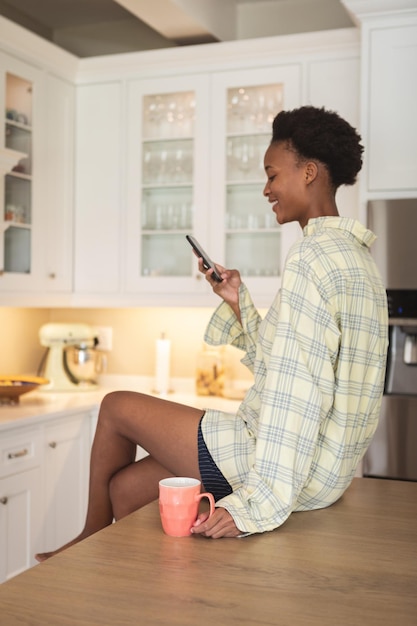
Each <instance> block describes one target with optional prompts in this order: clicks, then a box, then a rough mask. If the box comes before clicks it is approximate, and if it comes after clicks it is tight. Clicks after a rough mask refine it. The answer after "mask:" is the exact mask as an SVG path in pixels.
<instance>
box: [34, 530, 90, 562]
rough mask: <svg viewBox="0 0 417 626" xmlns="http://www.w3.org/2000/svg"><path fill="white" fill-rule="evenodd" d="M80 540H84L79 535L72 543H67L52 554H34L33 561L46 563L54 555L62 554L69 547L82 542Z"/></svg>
mask: <svg viewBox="0 0 417 626" xmlns="http://www.w3.org/2000/svg"><path fill="white" fill-rule="evenodd" d="M82 539H84V537H82V536H81V535H80V536H79V537H76V538H75V539H73V540H72V541H69V542H68V543H66V544H65V545H64V546H61V547H60V548H57V550H53V552H38V554H35V559H36V560H37V561H38V562H39V563H42V562H43V561H47V560H48V559H50V558H51V556H55V554H58V553H59V552H63V550H66V549H67V548H69V547H70V546H73V545H75V544H76V543H78V542H79V541H82Z"/></svg>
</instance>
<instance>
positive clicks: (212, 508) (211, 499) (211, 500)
mask: <svg viewBox="0 0 417 626" xmlns="http://www.w3.org/2000/svg"><path fill="white" fill-rule="evenodd" d="M201 498H208V501H209V503H210V513H209V518H210V517H211V516H212V515H213V513H214V511H215V504H214V497H213V494H211V493H208V492H205V493H198V494H197V495H196V496H195V499H196V500H197V501H199V500H201Z"/></svg>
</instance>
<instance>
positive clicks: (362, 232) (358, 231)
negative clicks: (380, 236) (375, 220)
mask: <svg viewBox="0 0 417 626" xmlns="http://www.w3.org/2000/svg"><path fill="white" fill-rule="evenodd" d="M327 228H337V229H339V230H343V231H345V232H346V233H350V234H351V236H352V237H354V238H355V239H357V241H358V242H359V243H360V244H361V245H364V246H367V247H368V248H369V247H370V246H371V245H372V244H373V242H374V241H375V239H376V235H375V234H374V233H373V232H372V231H371V230H369V229H368V228H365V226H363V225H362V224H361V223H360V222H358V221H357V220H354V219H352V218H350V217H339V216H324V217H313V218H311V219H309V220H308V223H307V224H306V226H304V229H303V235H304V237H308V236H309V235H313V234H316V233H319V232H322V231H323V230H325V229H327Z"/></svg>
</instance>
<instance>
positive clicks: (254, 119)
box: [210, 64, 301, 306]
mask: <svg viewBox="0 0 417 626" xmlns="http://www.w3.org/2000/svg"><path fill="white" fill-rule="evenodd" d="M300 84H301V76H300V67H299V66H298V65H296V64H294V65H291V66H275V67H273V68H259V69H256V70H241V71H235V72H223V73H219V74H217V75H215V76H214V77H213V100H212V109H211V127H212V129H213V133H212V137H213V142H212V146H211V148H212V151H211V161H212V169H211V172H212V196H211V206H212V207H213V211H212V214H211V222H210V234H211V237H210V246H211V247H210V251H211V256H212V258H214V259H215V260H217V261H219V263H221V264H222V265H225V266H226V267H230V268H232V267H233V268H234V267H235V268H237V269H239V271H240V273H241V275H242V277H243V279H244V281H245V283H246V284H247V285H248V287H249V289H250V290H251V293H252V295H253V296H254V297H255V300H256V303H257V304H258V305H261V306H262V305H265V306H267V305H269V304H270V303H271V300H272V297H273V293H275V291H276V290H277V288H278V287H279V277H280V274H281V269H282V265H283V261H284V259H285V256H286V253H287V251H288V247H289V245H290V243H292V241H293V240H294V238H295V236H296V235H297V236H299V234H300V232H299V228H297V227H294V225H288V227H289V228H286V227H284V228H281V227H280V226H279V225H278V224H277V222H276V219H275V215H274V214H273V213H272V211H271V207H270V205H269V204H268V203H267V201H266V199H265V198H264V197H263V194H262V192H263V188H264V186H265V182H266V178H265V171H264V165H263V158H264V154H265V151H266V149H267V147H268V145H269V142H270V140H271V134H272V120H273V118H274V117H275V115H276V114H277V113H278V112H279V111H280V110H281V109H283V108H286V109H291V108H294V107H297V106H299V105H300V99H301V91H300V89H301V87H300Z"/></svg>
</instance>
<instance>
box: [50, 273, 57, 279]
mask: <svg viewBox="0 0 417 626" xmlns="http://www.w3.org/2000/svg"><path fill="white" fill-rule="evenodd" d="M49 278H50V279H51V280H54V279H55V278H56V274H55V272H51V273H50V274H49Z"/></svg>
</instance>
